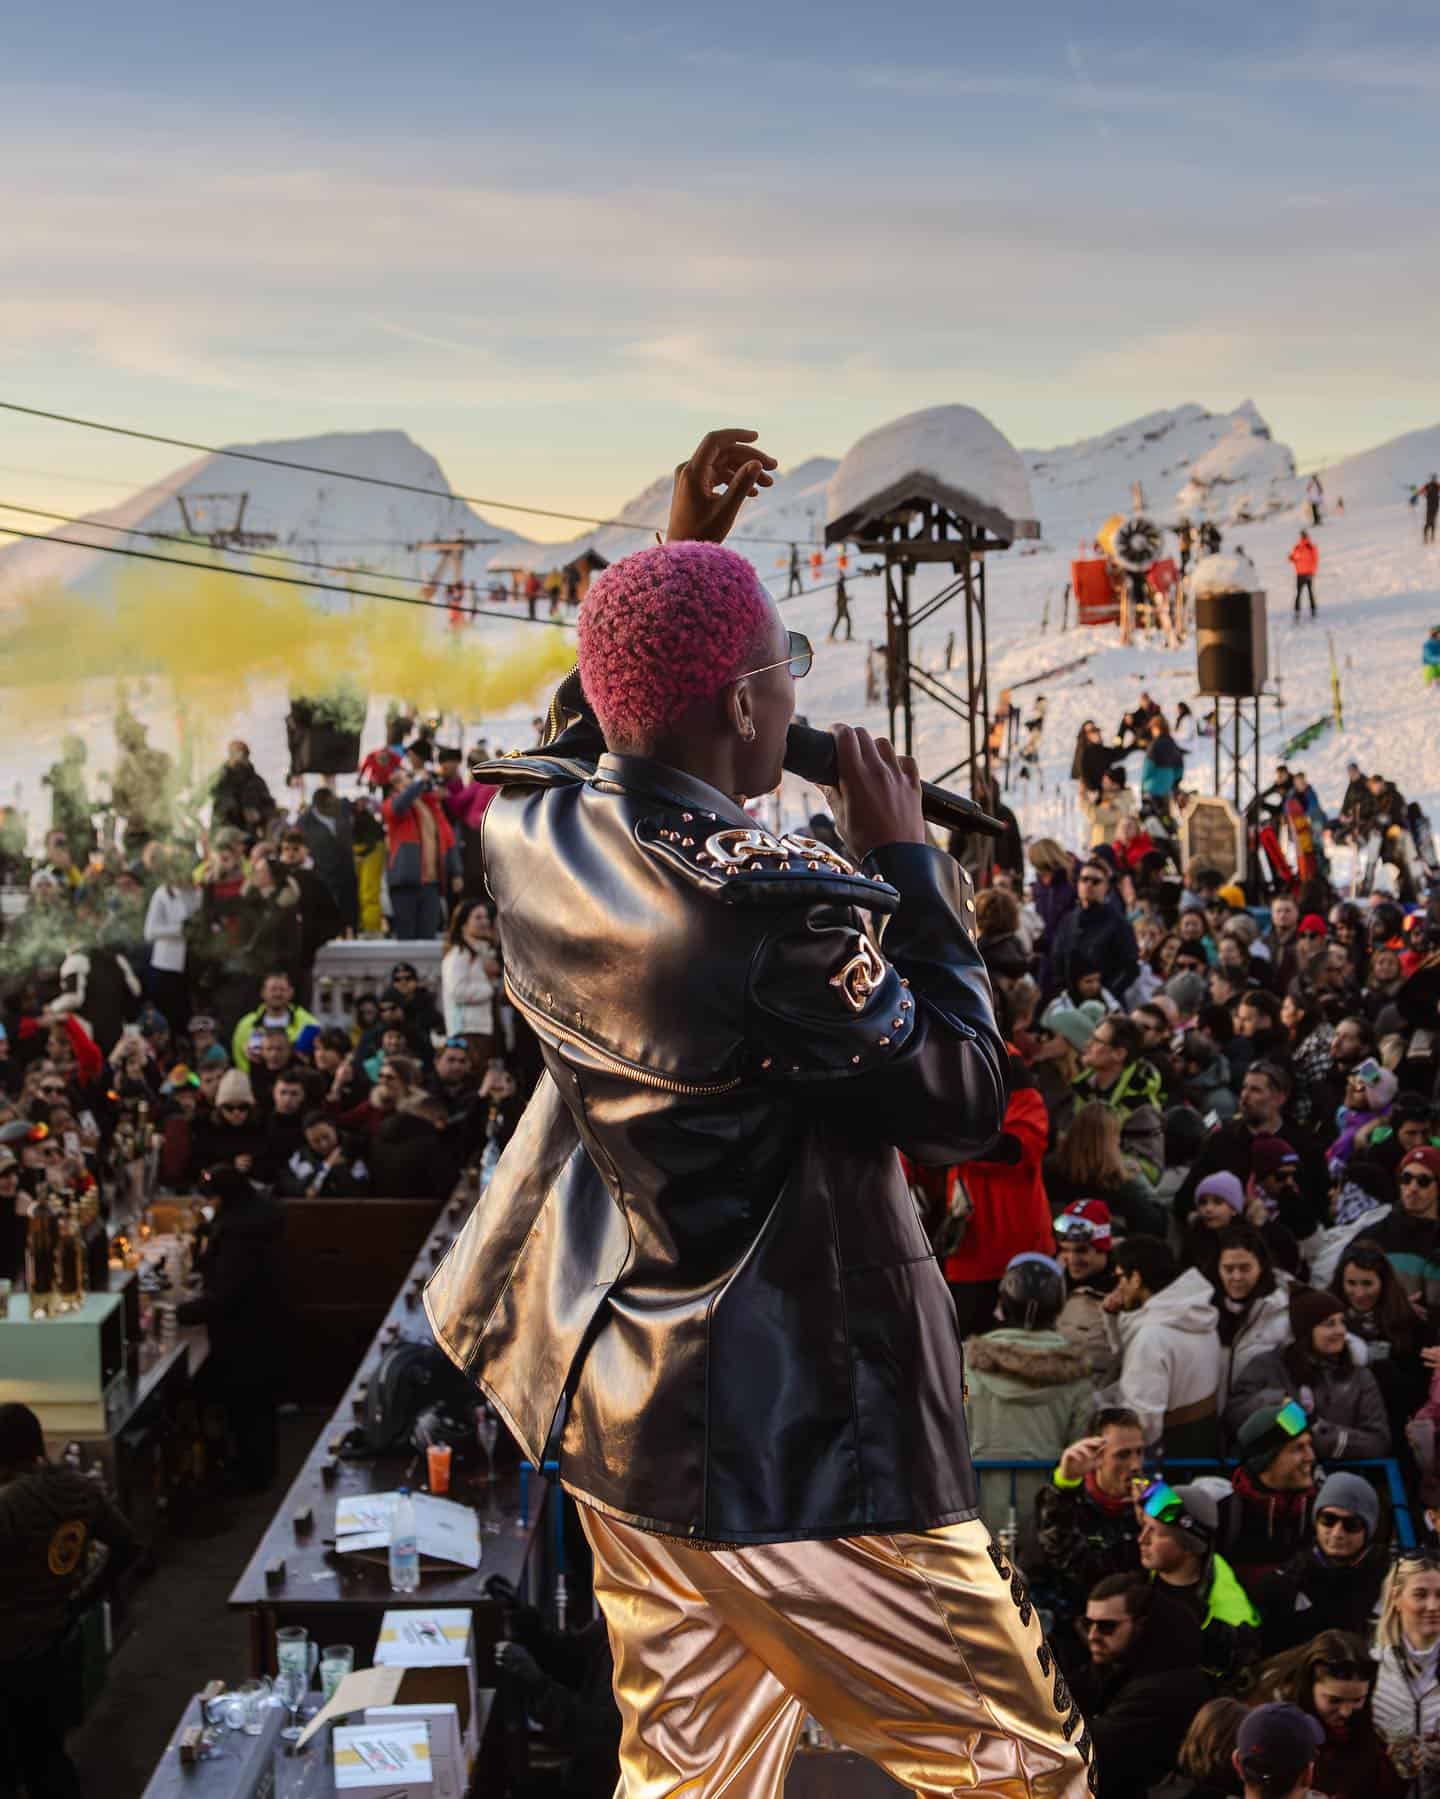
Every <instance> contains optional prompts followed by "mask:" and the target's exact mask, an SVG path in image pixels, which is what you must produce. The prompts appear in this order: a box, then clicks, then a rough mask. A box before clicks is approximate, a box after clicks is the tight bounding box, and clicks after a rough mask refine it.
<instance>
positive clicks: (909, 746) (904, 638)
mask: <svg viewBox="0 0 1440 1799" xmlns="http://www.w3.org/2000/svg"><path fill="white" fill-rule="evenodd" d="M899 663H900V679H901V680H902V681H903V682H904V687H903V689H902V693H903V697H904V702H905V754H906V755H907V756H913V755H914V754H915V706H914V702H913V698H912V696H911V692H910V564H909V563H908V562H902V563H901V564H900V655H899ZM891 741H892V742H893V741H894V739H893V738H892V739H891Z"/></svg>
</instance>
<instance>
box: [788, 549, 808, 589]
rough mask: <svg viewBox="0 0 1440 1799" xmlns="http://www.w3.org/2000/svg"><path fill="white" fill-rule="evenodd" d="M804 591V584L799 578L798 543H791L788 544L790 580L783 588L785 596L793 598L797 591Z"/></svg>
mask: <svg viewBox="0 0 1440 1799" xmlns="http://www.w3.org/2000/svg"><path fill="white" fill-rule="evenodd" d="M804 591H805V584H804V582H802V581H801V579H800V546H799V544H798V543H792V544H791V546H790V581H789V585H788V586H787V587H786V589H785V598H786V599H787V600H793V599H794V598H795V595H796V594H797V593H804Z"/></svg>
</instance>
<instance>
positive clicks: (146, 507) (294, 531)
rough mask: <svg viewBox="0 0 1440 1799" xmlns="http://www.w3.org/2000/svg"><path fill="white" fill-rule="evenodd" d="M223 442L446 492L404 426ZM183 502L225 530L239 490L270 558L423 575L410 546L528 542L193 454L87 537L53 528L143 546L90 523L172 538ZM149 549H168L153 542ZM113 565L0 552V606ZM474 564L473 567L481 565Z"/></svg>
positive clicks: (326, 480) (347, 486) (439, 507)
mask: <svg viewBox="0 0 1440 1799" xmlns="http://www.w3.org/2000/svg"><path fill="white" fill-rule="evenodd" d="M230 447H231V448H233V449H237V450H246V451H250V452H253V453H255V454H258V455H262V456H274V457H278V458H283V459H284V460H285V461H287V462H303V463H309V464H311V465H312V466H314V467H318V468H330V469H337V470H341V471H343V472H345V473H348V474H355V475H365V476H372V477H378V478H380V479H383V480H388V481H400V482H405V483H407V484H409V485H410V486H412V487H423V488H432V489H438V490H439V491H440V492H442V493H444V492H446V491H448V489H449V486H450V483H449V481H448V480H447V479H446V476H445V471H444V470H443V469H442V468H441V466H440V464H439V463H438V462H437V461H436V460H435V458H434V457H433V456H432V455H431V454H430V453H429V451H428V450H423V449H422V448H421V447H420V445H419V444H417V443H416V442H415V441H414V439H413V438H411V437H410V436H409V435H408V434H407V433H406V432H404V431H358V432H341V431H336V432H329V433H327V434H325V435H323V436H320V437H297V438H283V439H280V440H278V441H276V442H273V443H257V444H234V445H231V446H230ZM182 495H183V496H184V497H185V500H186V504H187V506H188V508H189V511H190V518H191V523H192V524H193V525H194V526H195V527H196V529H197V530H200V531H211V530H223V529H228V528H231V527H233V526H234V524H235V522H236V520H237V518H238V517H239V504H240V496H241V495H246V496H248V498H247V499H246V502H245V511H244V527H245V530H246V531H253V532H266V533H271V534H273V535H274V536H275V538H276V539H277V542H276V543H275V545H274V546H273V551H274V553H276V554H281V555H283V554H289V555H293V556H296V557H303V558H308V559H309V560H312V561H321V562H334V563H341V564H345V565H347V566H348V565H357V566H360V567H364V568H369V569H375V570H382V569H383V570H386V571H389V572H393V573H399V574H404V575H415V574H420V573H422V572H428V571H429V569H430V567H431V566H432V565H433V563H434V561H435V558H434V556H433V555H426V553H424V552H422V551H416V550H411V549H410V548H408V546H409V545H411V544H414V543H421V542H425V541H427V540H429V539H432V538H436V537H447V536H453V535H455V534H457V533H460V532H464V533H466V534H467V535H469V536H472V537H482V538H492V539H495V540H497V544H513V543H517V542H518V543H524V542H525V541H526V540H525V539H523V538H517V537H516V534H515V533H514V532H513V531H509V530H506V529H505V527H504V526H502V525H495V524H492V523H491V522H490V521H489V520H488V519H484V518H481V517H480V516H479V515H478V514H477V513H475V512H474V511H472V510H471V508H470V507H469V506H467V505H466V504H465V502H464V501H463V500H457V499H433V498H429V497H427V496H426V495H423V494H418V493H402V492H398V491H397V490H396V489H394V488H389V487H374V486H369V485H367V484H366V483H364V482H361V481H347V480H336V479H334V478H333V477H331V476H328V475H309V474H302V473H299V472H297V471H296V470H294V469H289V468H270V467H267V466H265V465H264V464H261V463H254V462H237V461H234V460H232V459H231V458H229V457H224V456H202V457H200V458H198V459H197V460H196V461H194V462H190V463H187V464H186V465H185V466H184V467H183V468H179V469H177V470H176V471H175V473H174V474H173V475H170V476H167V477H166V478H165V479H164V480H163V481H158V482H156V483H154V484H153V485H152V486H150V487H147V488H145V489H143V490H142V491H141V492H140V493H138V494H136V495H135V496H134V497H133V498H132V499H129V500H126V501H125V502H124V503H123V504H122V505H120V506H116V507H112V508H111V509H110V510H108V511H105V512H96V513H92V514H91V515H90V517H91V518H92V519H93V520H94V522H95V528H94V529H93V530H92V529H90V528H89V527H87V526H83V525H57V526H56V527H55V531H56V533H57V534H59V535H61V536H63V537H68V538H76V537H79V538H83V539H85V540H86V541H87V542H93V543H95V544H108V545H114V544H126V543H129V544H132V545H136V544H140V545H143V540H141V539H134V538H127V537H125V536H124V535H122V534H120V533H117V532H116V531H113V530H111V531H107V530H104V529H101V528H100V527H102V526H103V525H107V524H108V525H123V526H129V527H131V528H133V529H140V530H145V531H162V532H174V533H176V534H177V535H178V534H182V533H183V532H184V530H185V519H184V516H183V514H182V512H181V509H180V496H182ZM26 522H27V523H28V521H26ZM148 547H150V548H154V549H158V550H159V551H160V552H161V553H162V554H163V553H167V552H166V551H165V547H164V546H163V545H150V546H148ZM182 553H183V552H182ZM116 566H117V559H116V558H113V557H107V556H96V555H93V554H91V553H90V552H88V551H86V550H76V549H73V548H69V547H67V546H66V545H63V544H42V543H33V542H24V541H22V542H19V543H17V544H14V545H13V546H11V547H8V548H5V549H0V602H3V600H4V598H5V596H6V595H7V593H8V594H11V595H13V594H14V593H15V592H17V591H18V590H19V588H20V586H21V584H22V583H24V584H30V583H33V582H36V581H55V582H58V583H60V584H62V585H64V586H66V587H71V588H76V589H78V590H79V591H81V592H82V593H92V592H93V593H95V594H96V595H97V596H98V595H99V594H101V593H103V591H104V590H105V588H106V586H107V584H108V583H109V580H110V578H111V576H112V574H113V572H114V570H115V568H116ZM271 566H273V565H271ZM475 566H476V568H477V570H478V568H479V566H480V564H479V563H476V565H475Z"/></svg>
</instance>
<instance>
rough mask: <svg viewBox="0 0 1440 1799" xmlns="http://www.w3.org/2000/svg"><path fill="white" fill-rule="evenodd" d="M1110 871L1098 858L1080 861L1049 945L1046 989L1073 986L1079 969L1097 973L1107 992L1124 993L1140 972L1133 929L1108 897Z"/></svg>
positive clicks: (1053, 991)
mask: <svg viewBox="0 0 1440 1799" xmlns="http://www.w3.org/2000/svg"><path fill="white" fill-rule="evenodd" d="M1110 886H1111V875H1110V870H1109V868H1108V867H1107V866H1106V864H1105V863H1104V862H1100V861H1093V860H1092V861H1089V862H1084V863H1082V864H1081V867H1080V872H1079V874H1078V875H1077V876H1076V879H1075V895H1076V903H1075V905H1074V906H1073V907H1072V908H1071V909H1070V911H1068V912H1067V913H1066V914H1065V916H1064V917H1063V918H1062V919H1061V920H1060V923H1059V926H1058V927H1057V929H1056V931H1055V937H1054V942H1053V944H1052V945H1051V949H1050V993H1051V995H1052V996H1053V995H1054V994H1056V993H1059V992H1061V991H1062V990H1070V989H1073V986H1074V982H1075V979H1076V978H1077V976H1078V975H1079V974H1080V973H1082V972H1084V973H1090V972H1094V973H1097V974H1098V975H1099V976H1100V980H1101V984H1102V986H1104V987H1105V988H1107V989H1108V990H1109V991H1110V992H1111V993H1124V991H1125V989H1126V988H1127V987H1128V986H1129V985H1130V983H1131V982H1132V981H1133V980H1134V979H1135V976H1136V975H1137V974H1138V973H1139V972H1140V952H1139V950H1138V949H1137V947H1136V944H1135V932H1134V931H1133V929H1132V928H1131V926H1130V921H1129V919H1127V918H1126V916H1125V913H1124V911H1123V910H1122V908H1121V906H1120V904H1119V902H1118V901H1112V899H1111V897H1110Z"/></svg>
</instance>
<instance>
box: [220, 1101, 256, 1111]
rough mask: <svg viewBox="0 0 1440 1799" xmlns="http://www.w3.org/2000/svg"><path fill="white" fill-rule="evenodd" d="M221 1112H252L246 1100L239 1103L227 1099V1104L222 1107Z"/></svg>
mask: <svg viewBox="0 0 1440 1799" xmlns="http://www.w3.org/2000/svg"><path fill="white" fill-rule="evenodd" d="M220 1110H221V1111H222V1112H248V1111H249V1110H250V1108H249V1106H248V1105H246V1103H245V1101H244V1100H240V1101H238V1102H237V1101H236V1100H233V1099H227V1100H226V1101H225V1104H224V1105H223V1106H221V1108H220Z"/></svg>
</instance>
